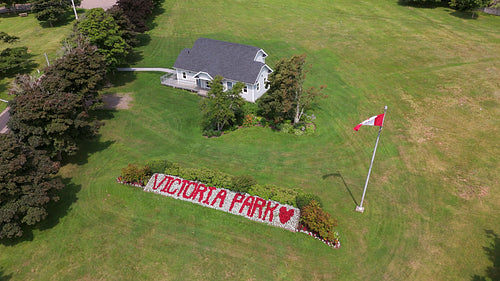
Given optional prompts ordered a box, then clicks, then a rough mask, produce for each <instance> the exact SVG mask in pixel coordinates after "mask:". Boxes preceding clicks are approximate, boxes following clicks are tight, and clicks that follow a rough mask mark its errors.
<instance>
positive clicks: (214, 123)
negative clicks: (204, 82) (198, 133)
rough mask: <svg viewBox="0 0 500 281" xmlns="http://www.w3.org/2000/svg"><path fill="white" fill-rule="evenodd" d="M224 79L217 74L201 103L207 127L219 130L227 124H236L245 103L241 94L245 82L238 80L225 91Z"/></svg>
mask: <svg viewBox="0 0 500 281" xmlns="http://www.w3.org/2000/svg"><path fill="white" fill-rule="evenodd" d="M222 80H223V77H222V76H220V75H217V76H216V77H215V78H214V79H213V80H212V82H210V91H209V92H208V93H207V97H206V98H205V99H203V100H202V101H201V103H200V109H201V112H202V114H203V120H204V121H205V122H206V124H205V129H210V128H214V129H215V130H217V131H219V132H221V131H222V130H223V129H224V127H226V126H227V125H234V124H235V122H236V114H237V112H238V111H239V110H241V107H242V106H243V104H244V103H245V101H244V100H243V98H242V97H241V96H240V93H241V90H242V89H243V87H244V84H243V83H241V82H238V83H236V84H235V85H234V86H233V88H232V89H230V90H227V91H224V88H223V86H222Z"/></svg>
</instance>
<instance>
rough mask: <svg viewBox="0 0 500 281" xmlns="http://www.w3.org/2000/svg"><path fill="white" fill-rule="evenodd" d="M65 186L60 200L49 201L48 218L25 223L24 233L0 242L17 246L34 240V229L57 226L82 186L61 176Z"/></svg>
mask: <svg viewBox="0 0 500 281" xmlns="http://www.w3.org/2000/svg"><path fill="white" fill-rule="evenodd" d="M59 179H60V180H61V182H62V183H63V185H64V187H63V188H62V189H61V190H59V191H58V192H57V194H56V195H57V196H58V197H59V200H58V201H51V202H50V203H48V205H47V207H46V210H47V213H48V215H47V218H46V219H44V220H42V221H41V222H39V223H36V224H35V225H23V226H22V231H23V235H22V236H21V237H18V238H11V239H8V238H4V239H1V240H0V244H2V245H4V246H15V245H17V244H19V243H21V242H26V241H33V230H35V229H38V230H41V231H43V230H46V229H50V228H52V227H54V226H56V225H57V224H58V223H59V220H60V219H61V218H63V217H65V216H66V215H67V214H68V212H69V211H70V209H71V205H73V203H75V202H76V200H77V197H76V194H77V193H78V192H79V191H80V189H81V186H80V185H76V184H74V183H72V182H71V179H69V178H61V177H59ZM0 277H2V278H0V280H4V279H3V278H5V277H4V276H2V275H1V274H0Z"/></svg>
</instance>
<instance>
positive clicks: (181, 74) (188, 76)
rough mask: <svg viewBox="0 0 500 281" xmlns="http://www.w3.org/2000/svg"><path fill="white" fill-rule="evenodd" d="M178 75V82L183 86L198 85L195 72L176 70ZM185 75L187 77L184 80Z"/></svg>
mask: <svg viewBox="0 0 500 281" xmlns="http://www.w3.org/2000/svg"><path fill="white" fill-rule="evenodd" d="M175 72H176V75H177V81H178V82H179V83H181V84H188V85H196V79H195V78H194V76H195V75H196V73H195V72H191V71H187V70H184V69H176V70H175ZM184 74H185V77H186V78H184Z"/></svg>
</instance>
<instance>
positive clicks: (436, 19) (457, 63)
mask: <svg viewBox="0 0 500 281" xmlns="http://www.w3.org/2000/svg"><path fill="white" fill-rule="evenodd" d="M163 7H164V11H163V12H162V13H161V14H160V15H158V16H157V17H156V18H155V20H154V22H152V26H153V27H154V28H153V29H152V30H151V31H149V32H147V33H146V35H145V36H143V38H142V39H143V42H144V43H145V45H144V46H142V47H140V48H139V49H138V50H137V51H138V53H137V55H136V56H135V58H136V62H134V66H137V67H170V66H172V65H173V63H174V61H175V59H176V57H177V54H178V53H179V51H180V50H182V49H183V48H186V47H191V46H192V44H193V42H194V41H195V40H196V39H197V38H198V37H209V38H213V39H221V40H227V41H232V42H238V43H243V44H250V45H255V46H259V47H261V48H263V49H264V50H265V51H266V52H267V53H268V54H269V57H268V59H267V62H268V64H269V65H270V66H271V67H272V66H273V65H274V63H275V62H277V61H278V60H279V59H280V58H282V57H289V56H291V55H292V54H300V53H306V54H307V56H308V60H309V62H310V63H312V64H313V67H312V70H311V72H310V73H309V76H308V79H307V84H308V85H315V86H317V85H321V84H327V86H328V87H327V89H326V91H325V93H326V94H327V96H328V97H327V98H326V99H323V100H321V101H320V102H318V103H317V104H316V105H315V107H314V109H313V112H314V114H315V115H316V116H317V126H318V130H317V134H316V135H315V136H312V137H295V136H287V135H283V134H280V133H277V132H273V131H271V130H269V129H265V128H258V127H254V128H246V129H241V130H237V131H235V132H231V133H230V134H227V135H224V136H222V137H220V138H212V139H206V138H203V137H202V136H201V131H200V126H199V123H200V116H199V112H198V102H199V99H200V98H199V97H197V96H196V95H193V94H190V93H188V92H184V91H180V90H175V89H171V88H167V87H164V86H161V85H160V84H159V77H160V76H161V74H160V73H135V74H134V73H119V74H117V75H116V76H115V78H114V81H113V83H114V84H115V87H114V88H111V89H108V90H107V91H108V92H116V93H131V94H132V96H133V98H134V101H133V106H132V107H131V109H129V110H121V111H100V112H97V114H98V115H99V117H100V118H101V119H103V120H105V125H104V126H103V127H102V128H101V131H100V136H99V137H98V138H97V139H94V140H89V141H86V142H84V143H83V144H82V149H81V151H80V154H79V155H78V156H77V157H75V158H74V159H73V160H72V161H71V163H68V164H67V165H65V166H64V167H63V168H62V170H61V173H60V174H61V177H63V178H64V179H65V183H66V185H67V188H66V189H65V190H64V191H63V194H62V200H61V201H59V202H58V203H56V204H54V205H53V206H52V210H51V211H52V212H51V214H52V215H51V216H50V217H49V218H48V220H47V221H45V222H43V223H42V224H41V225H40V226H38V227H37V228H35V229H34V230H32V231H28V235H27V238H26V239H23V240H19V241H15V242H6V241H4V243H3V244H0V279H1V278H2V277H3V278H4V279H8V280H205V279H206V280H482V279H481V278H486V279H485V280H488V278H489V279H493V278H494V277H495V276H494V275H493V274H492V273H491V272H490V271H488V270H489V269H490V268H492V267H493V266H494V265H495V266H498V262H499V255H500V253H499V250H498V249H499V242H498V238H495V235H497V237H498V235H500V223H499V222H500V203H499V202H500V195H499V194H500V184H499V182H498V179H499V177H498V175H499V174H500V167H499V166H500V165H499V161H498V155H499V154H500V146H499V145H498V140H499V139H500V132H499V129H498V128H499V125H500V124H499V121H498V120H499V118H498V117H499V116H500V79H499V77H500V33H498V30H500V17H494V16H488V15H483V14H481V15H480V17H479V18H477V19H470V14H461V13H456V12H454V11H453V10H449V9H447V8H433V9H430V8H422V9H419V8H412V7H407V6H402V5H398V3H397V1H395V0H391V1H390V0H383V1H377V3H376V4H374V3H373V2H370V1H356V2H352V1H345V0H339V1H335V2H332V1H326V0H325V1H309V2H304V1H297V0H292V1H287V2H284V1H276V0H275V1H260V0H257V1H222V0H221V1H210V2H206V3H200V2H199V1H182V2H179V1H169V0H167V1H166V2H165V3H164V6H163ZM11 20H12V21H17V20H18V19H14V18H9V19H4V18H2V19H0V24H3V25H6V24H7V25H8V22H9V21H11ZM8 33H9V32H8ZM37 52H39V53H42V52H43V51H37ZM384 105H388V107H389V109H388V112H387V118H386V123H385V125H384V131H383V133H382V137H381V141H380V144H379V149H378V152H377V157H376V159H375V164H374V168H373V171H372V177H371V179H370V185H369V187H368V192H367V195H366V200H365V203H364V206H365V208H366V210H365V213H363V214H360V213H357V212H355V211H354V208H355V206H356V204H357V203H359V201H360V200H361V194H362V191H363V190H362V189H363V185H364V180H365V177H366V172H367V169H368V165H369V161H370V157H371V153H372V149H373V145H374V141H375V138H376V134H377V129H376V128H373V127H363V128H362V129H360V131H359V132H354V131H353V130H352V128H353V127H354V126H355V125H356V124H358V123H359V122H360V121H362V120H364V119H366V118H368V117H370V116H372V115H375V114H379V113H382V110H383V107H384ZM153 158H155V159H158V158H159V159H169V160H171V161H175V162H179V163H182V164H183V165H185V166H188V167H211V168H216V169H219V170H221V171H224V172H228V173H232V174H252V175H253V176H254V177H255V178H257V180H258V181H259V182H260V183H272V184H278V185H281V186H284V187H289V188H301V189H303V190H306V191H308V192H314V193H317V194H318V195H320V196H321V197H322V199H323V202H324V205H325V209H326V210H327V211H329V212H330V213H332V214H333V215H334V216H335V217H336V218H338V221H339V227H338V231H339V232H340V234H341V242H342V248H341V249H339V250H331V249H329V248H328V247H326V246H325V245H323V244H322V243H320V242H318V241H316V240H314V239H311V238H309V237H307V236H306V235H303V234H297V233H291V232H288V231H285V230H281V229H278V228H273V227H270V226H267V225H264V224H259V223H255V222H252V221H249V220H246V219H244V218H241V217H238V216H234V215H230V214H226V213H223V212H220V211H215V210H209V209H207V208H203V207H201V206H197V205H194V204H189V203H186V202H182V201H178V200H174V199H171V198H164V197H161V196H157V195H153V194H150V193H145V192H143V191H141V190H139V189H135V188H130V187H126V186H121V185H119V184H116V183H115V182H114V177H116V176H117V175H119V173H120V169H121V168H122V167H124V166H126V164H127V163H130V162H133V163H143V162H145V161H147V160H149V159H153ZM351 194H352V196H351Z"/></svg>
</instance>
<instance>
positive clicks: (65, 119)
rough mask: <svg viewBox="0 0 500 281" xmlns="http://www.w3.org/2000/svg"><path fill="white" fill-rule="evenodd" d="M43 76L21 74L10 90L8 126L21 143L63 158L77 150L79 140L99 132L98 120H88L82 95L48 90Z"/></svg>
mask: <svg viewBox="0 0 500 281" xmlns="http://www.w3.org/2000/svg"><path fill="white" fill-rule="evenodd" d="M42 79H43V76H42V77H41V78H33V77H30V76H28V75H23V76H18V77H17V78H16V81H15V86H14V87H13V88H12V89H11V90H10V94H12V95H14V99H12V100H11V101H10V102H9V106H10V110H9V113H10V115H11V118H10V120H9V122H8V126H9V129H10V130H11V131H12V133H13V134H14V136H15V137H16V138H17V139H18V140H19V141H20V142H22V143H25V144H26V145H27V146H30V147H32V148H33V149H39V150H46V151H47V152H48V153H49V155H50V156H51V157H57V159H58V160H61V159H62V157H63V155H73V154H75V153H76V151H77V150H78V147H77V144H76V141H77V139H79V138H83V137H89V136H92V135H94V134H95V133H96V130H97V124H96V123H95V122H90V121H89V116H88V114H87V113H86V112H85V110H84V108H83V106H82V101H81V97H79V96H78V95H76V94H73V93H67V92H60V91H56V92H49V91H47V90H46V89H44V88H43V86H42V84H43V83H42Z"/></svg>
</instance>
